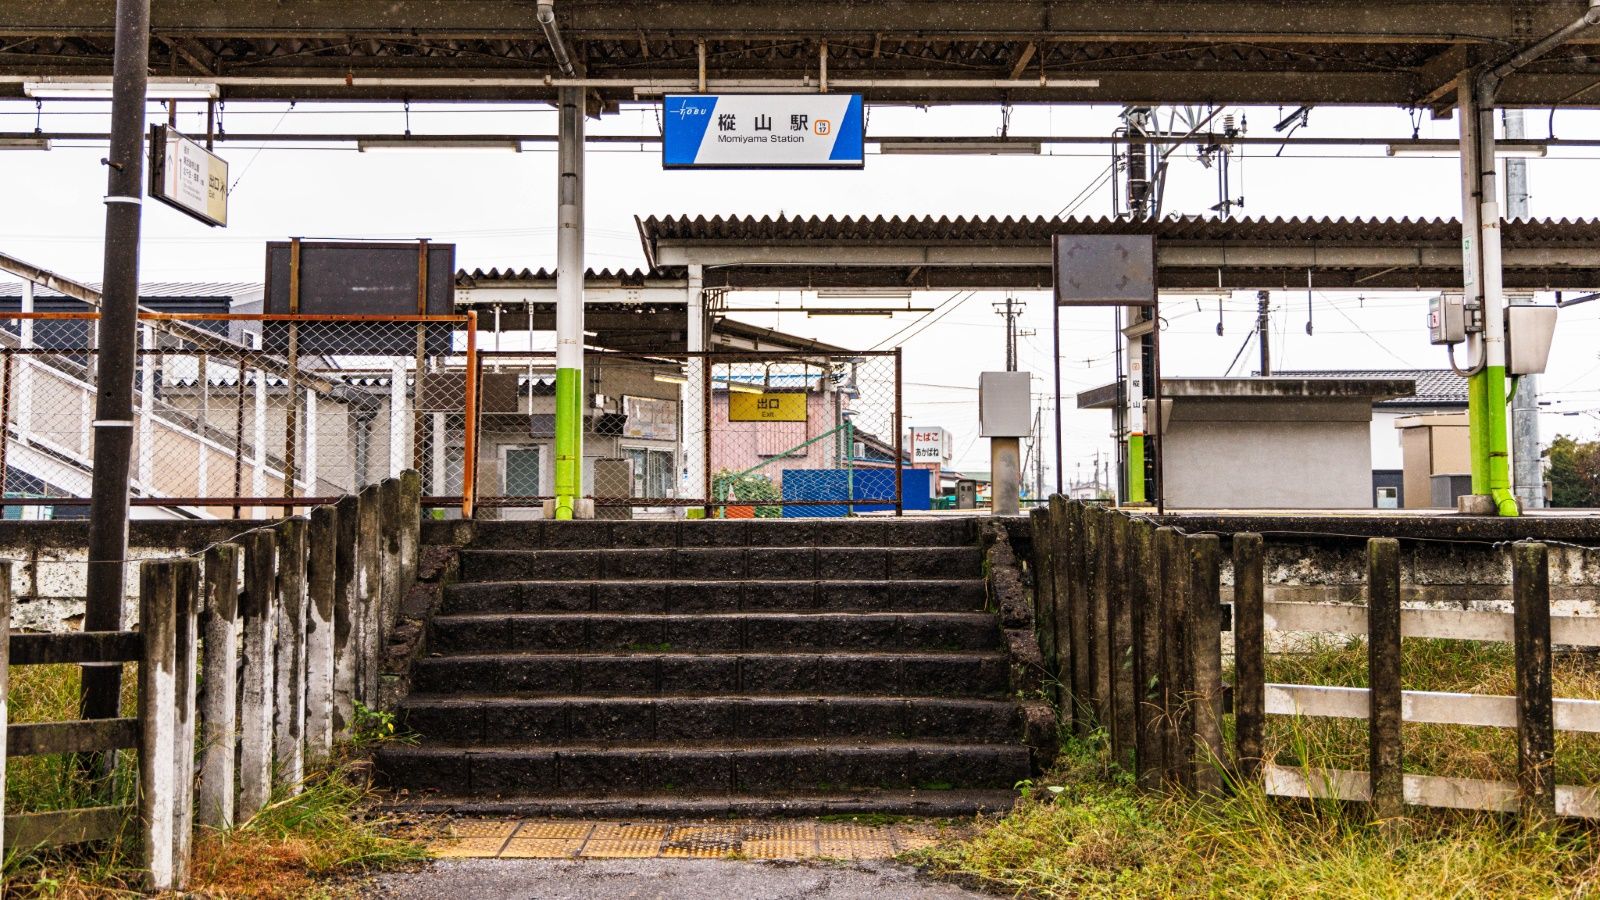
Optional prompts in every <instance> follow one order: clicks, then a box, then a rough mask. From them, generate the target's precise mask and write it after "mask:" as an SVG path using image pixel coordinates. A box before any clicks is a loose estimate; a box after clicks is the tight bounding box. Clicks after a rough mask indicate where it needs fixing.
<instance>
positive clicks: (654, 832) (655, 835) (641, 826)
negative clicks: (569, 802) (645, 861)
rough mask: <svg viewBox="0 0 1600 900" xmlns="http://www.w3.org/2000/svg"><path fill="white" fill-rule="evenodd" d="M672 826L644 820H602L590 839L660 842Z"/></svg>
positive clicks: (665, 837)
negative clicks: (648, 822)
mask: <svg viewBox="0 0 1600 900" xmlns="http://www.w3.org/2000/svg"><path fill="white" fill-rule="evenodd" d="M671 828H672V826H671V825H657V824H647V823H642V822H601V823H599V824H597V825H595V826H594V834H591V835H589V840H590V841H655V842H657V843H660V842H661V841H664V840H666V839H667V832H668V831H669V830H671Z"/></svg>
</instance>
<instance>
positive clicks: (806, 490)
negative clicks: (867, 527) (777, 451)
mask: <svg viewBox="0 0 1600 900" xmlns="http://www.w3.org/2000/svg"><path fill="white" fill-rule="evenodd" d="M932 478H933V472H932V470H929V469H902V470H901V471H900V484H901V488H902V495H903V497H904V503H903V508H904V509H905V510H906V511H907V512H912V511H915V510H928V509H932V508H933V500H932V498H931V496H930V494H931V493H932V490H931V486H932ZM852 487H853V488H854V490H852ZM783 499H784V507H783V517H784V518H785V519H815V518H840V517H843V516H847V515H849V514H850V513H851V511H855V512H858V513H861V512H881V511H884V510H888V511H893V510H894V470H893V469H876V468H873V469H867V468H862V469H784V470H783ZM806 500H832V501H843V500H852V501H855V502H854V504H853V505H848V506H847V505H845V504H843V503H828V504H826V505H817V506H811V505H806V504H805V503H804V501H806ZM795 501H801V502H800V503H796V502H795Z"/></svg>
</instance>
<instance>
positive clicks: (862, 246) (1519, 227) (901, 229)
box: [638, 216, 1600, 290]
mask: <svg viewBox="0 0 1600 900" xmlns="http://www.w3.org/2000/svg"><path fill="white" fill-rule="evenodd" d="M638 225H639V233H640V237H641V239H642V240H643V242H644V245H645V253H646V255H647V257H648V258H649V260H650V262H651V264H652V266H655V267H658V268H660V269H662V270H666V269H669V268H670V267H675V266H682V265H686V264H689V263H698V264H701V265H704V266H706V267H707V268H706V272H705V284H706V286H707V287H731V288H779V287H782V288H791V289H793V288H807V287H874V286H903V287H913V288H919V289H921V288H927V289H960V288H972V289H983V288H991V289H1006V288H1010V289H1035V290H1043V289H1047V288H1049V287H1050V286H1051V284H1052V275H1051V271H1050V242H1051V238H1052V237H1053V236H1054V235H1057V234H1149V233H1153V234H1155V235H1156V237H1157V247H1158V251H1157V253H1158V257H1157V263H1158V267H1159V272H1158V283H1159V284H1160V286H1161V287H1162V288H1165V289H1169V290H1182V289H1214V288H1217V287H1219V286H1220V287H1225V288H1240V289H1252V288H1278V287H1282V288H1300V289H1304V288H1305V286H1306V274H1307V271H1308V270H1309V271H1310V273H1311V278H1312V283H1313V285H1314V286H1316V287H1318V288H1324V289H1339V288H1354V289H1367V290H1375V289H1405V290H1427V289H1440V288H1457V287H1460V286H1461V226H1460V224H1459V223H1457V222H1454V221H1451V220H1448V219H1382V220H1380V219H1229V220H1223V219H1170V220H1166V221H1162V222H1130V221H1125V220H1119V219H1047V218H1020V219H1018V218H1009V217H1008V218H1004V219H1000V218H993V217H991V218H965V217H963V218H954V219H951V218H943V217H940V218H934V217H915V218H899V217H895V218H885V217H859V218H856V217H844V218H834V217H831V216H830V217H828V218H817V217H812V218H798V217H779V218H775V219H774V218H765V217H763V218H755V217H750V216H745V217H727V218H724V217H714V218H705V217H697V218H689V217H687V216H680V217H668V218H656V217H651V218H649V219H644V220H640V221H639V223H638ZM1504 237H1505V283H1506V286H1507V287H1509V288H1516V289H1523V290H1530V289H1550V290H1554V289H1564V288H1588V287H1591V286H1597V285H1600V221H1587V220H1585V221H1566V220H1562V221H1548V220H1546V221H1515V222H1506V223H1505V224H1504Z"/></svg>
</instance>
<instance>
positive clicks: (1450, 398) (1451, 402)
mask: <svg viewBox="0 0 1600 900" xmlns="http://www.w3.org/2000/svg"><path fill="white" fill-rule="evenodd" d="M1272 375H1273V377H1275V378H1276V377H1285V378H1410V379H1412V380H1414V381H1416V383H1417V392H1416V393H1415V394H1414V395H1412V396H1410V397H1398V398H1396V399H1394V400H1385V401H1383V402H1382V403H1378V404H1375V405H1377V406H1380V407H1418V406H1466V405H1467V380H1466V379H1465V378H1462V377H1461V376H1460V375H1457V374H1456V373H1454V372H1452V371H1450V370H1449V369H1325V370H1318V371H1310V370H1306V371H1292V372H1277V371H1275V372H1273V373H1272Z"/></svg>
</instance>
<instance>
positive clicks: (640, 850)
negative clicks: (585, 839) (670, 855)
mask: <svg viewBox="0 0 1600 900" xmlns="http://www.w3.org/2000/svg"><path fill="white" fill-rule="evenodd" d="M660 854H661V841H659V840H654V841H652V840H631V841H601V840H595V839H594V838H590V839H589V843H587V844H584V845H583V851H582V852H581V853H580V854H579V855H580V856H582V857H583V858H585V859H654V858H655V857H657V856H659V855H660Z"/></svg>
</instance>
